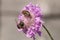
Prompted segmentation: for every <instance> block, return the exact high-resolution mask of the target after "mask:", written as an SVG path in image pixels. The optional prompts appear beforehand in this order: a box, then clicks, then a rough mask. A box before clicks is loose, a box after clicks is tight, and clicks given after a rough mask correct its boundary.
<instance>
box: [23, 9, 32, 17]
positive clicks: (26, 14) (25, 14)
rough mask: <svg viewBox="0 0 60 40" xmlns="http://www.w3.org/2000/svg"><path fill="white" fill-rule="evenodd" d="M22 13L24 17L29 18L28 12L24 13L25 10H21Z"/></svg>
mask: <svg viewBox="0 0 60 40" xmlns="http://www.w3.org/2000/svg"><path fill="white" fill-rule="evenodd" d="M22 13H23V15H24V16H26V17H30V16H31V15H30V13H29V12H28V11H26V10H23V11H22Z"/></svg>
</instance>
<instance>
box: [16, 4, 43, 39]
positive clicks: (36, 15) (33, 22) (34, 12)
mask: <svg viewBox="0 0 60 40" xmlns="http://www.w3.org/2000/svg"><path fill="white" fill-rule="evenodd" d="M23 10H26V11H28V12H29V13H30V15H31V17H32V18H29V17H28V18H26V17H25V16H24V15H23V14H22V11H23ZM41 18H42V14H41V9H40V7H39V6H37V5H33V4H31V3H30V4H28V5H26V6H25V7H24V8H23V9H22V10H21V12H20V15H19V16H18V23H17V25H18V24H19V23H20V21H23V22H24V27H23V28H20V29H19V28H18V31H23V32H24V33H25V34H26V36H27V37H30V38H33V39H34V38H35V34H36V33H38V35H39V36H40V35H41V31H40V29H41V27H42V24H43V21H42V19H41Z"/></svg>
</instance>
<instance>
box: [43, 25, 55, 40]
mask: <svg viewBox="0 0 60 40" xmlns="http://www.w3.org/2000/svg"><path fill="white" fill-rule="evenodd" d="M43 28H44V29H45V30H46V32H47V33H48V35H49V37H50V38H51V40H54V39H53V37H52V36H51V34H50V32H49V31H48V29H47V28H46V27H45V26H44V25H43Z"/></svg>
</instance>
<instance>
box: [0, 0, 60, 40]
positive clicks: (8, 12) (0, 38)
mask: <svg viewBox="0 0 60 40" xmlns="http://www.w3.org/2000/svg"><path fill="white" fill-rule="evenodd" d="M30 2H32V3H33V4H39V6H40V7H41V9H42V14H43V15H44V16H43V20H44V22H45V23H44V25H45V26H46V27H47V28H48V30H49V31H50V33H51V35H52V36H53V38H54V40H60V0H0V8H1V10H0V40H32V39H30V38H27V37H26V36H25V34H23V33H22V32H18V31H17V28H16V23H15V18H16V17H17V15H18V13H19V11H20V10H21V9H22V8H23V7H24V6H25V5H27V4H28V3H30ZM41 31H42V36H41V37H39V36H37V35H36V38H37V40H50V38H49V36H48V34H47V33H46V31H45V30H44V29H43V28H42V30H41Z"/></svg>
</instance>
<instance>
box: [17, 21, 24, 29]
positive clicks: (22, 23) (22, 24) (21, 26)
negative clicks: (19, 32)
mask: <svg viewBox="0 0 60 40" xmlns="http://www.w3.org/2000/svg"><path fill="white" fill-rule="evenodd" d="M17 27H18V29H20V28H24V22H22V21H21V22H20V23H19V24H17Z"/></svg>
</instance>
